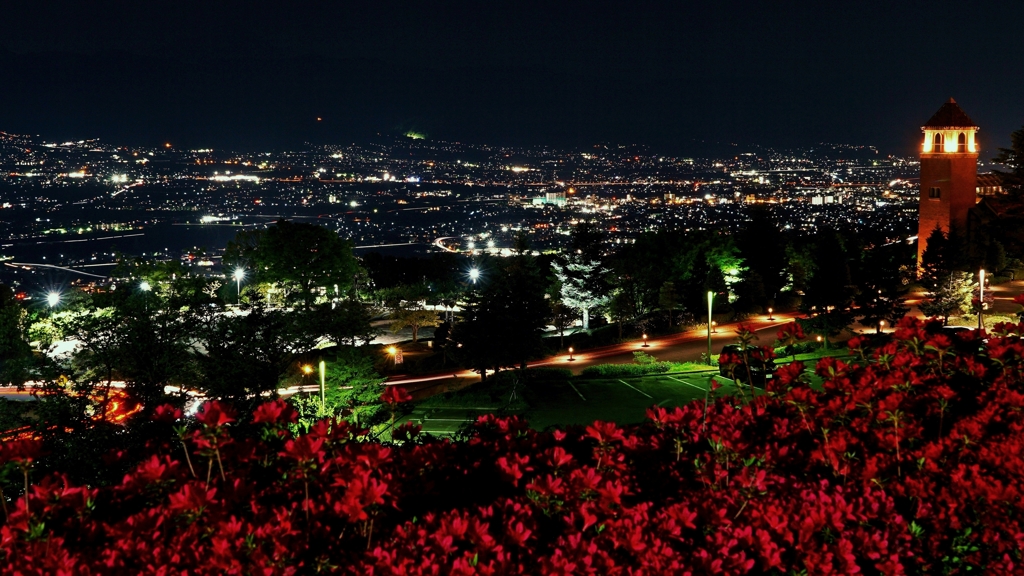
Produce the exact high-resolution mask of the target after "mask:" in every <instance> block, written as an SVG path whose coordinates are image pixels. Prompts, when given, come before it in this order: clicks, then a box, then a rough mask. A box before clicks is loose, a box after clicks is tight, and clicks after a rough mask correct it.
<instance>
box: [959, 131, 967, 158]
mask: <svg viewBox="0 0 1024 576" xmlns="http://www.w3.org/2000/svg"><path fill="white" fill-rule="evenodd" d="M956 151H957V152H960V153H963V152H967V134H964V133H963V132H961V133H960V138H958V139H957V141H956Z"/></svg>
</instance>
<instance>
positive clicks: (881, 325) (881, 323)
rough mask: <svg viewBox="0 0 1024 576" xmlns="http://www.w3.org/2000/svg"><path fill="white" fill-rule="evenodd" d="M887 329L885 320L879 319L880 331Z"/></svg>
mask: <svg viewBox="0 0 1024 576" xmlns="http://www.w3.org/2000/svg"><path fill="white" fill-rule="evenodd" d="M883 330H885V320H879V321H878V333H879V334H881V333H882V331H883Z"/></svg>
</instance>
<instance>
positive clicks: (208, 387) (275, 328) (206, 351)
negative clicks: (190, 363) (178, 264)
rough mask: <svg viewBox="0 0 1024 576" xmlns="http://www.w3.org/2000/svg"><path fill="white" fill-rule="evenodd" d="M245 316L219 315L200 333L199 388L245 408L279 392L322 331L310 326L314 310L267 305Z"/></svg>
mask: <svg viewBox="0 0 1024 576" xmlns="http://www.w3.org/2000/svg"><path fill="white" fill-rule="evenodd" d="M246 312H247V313H245V314H219V315H217V316H216V317H214V318H213V320H212V321H211V322H210V323H209V325H208V326H207V327H206V329H204V330H203V331H202V332H201V333H200V340H199V344H200V346H199V347H198V348H199V349H200V350H201V351H202V352H201V353H199V354H198V363H199V368H200V370H201V377H200V378H199V386H200V389H202V390H203V392H205V393H206V394H207V396H210V397H213V398H222V399H227V400H230V401H231V402H232V403H233V404H235V405H236V406H238V407H240V408H250V407H253V406H254V405H255V404H256V403H258V402H260V401H261V400H260V399H261V395H262V394H264V393H274V392H275V391H276V390H277V388H278V384H279V382H280V380H281V377H282V376H283V375H284V374H285V373H286V371H287V370H288V368H289V366H290V365H291V364H292V363H293V362H294V361H295V360H296V358H298V356H299V355H300V354H303V353H305V352H307V351H308V350H310V349H311V348H312V347H313V346H314V344H316V342H317V340H318V339H319V335H318V334H316V333H314V332H312V331H310V330H309V329H308V326H309V323H310V322H312V319H311V318H309V315H310V314H312V313H299V312H288V311H284V310H270V309H267V308H266V307H264V306H263V305H262V304H256V305H253V306H251V307H249V308H248V310H247V311H246Z"/></svg>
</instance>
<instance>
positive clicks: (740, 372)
mask: <svg viewBox="0 0 1024 576" xmlns="http://www.w3.org/2000/svg"><path fill="white" fill-rule="evenodd" d="M721 353H722V354H734V355H736V356H737V357H739V358H740V359H741V361H740V363H739V364H737V365H736V366H735V367H732V368H731V369H730V367H729V366H728V365H726V364H721V363H719V365H718V373H719V374H720V375H722V376H724V377H726V378H732V379H733V380H737V381H740V382H742V383H744V384H747V383H750V384H752V385H754V386H760V387H762V388H763V387H764V385H765V382H766V381H767V380H768V379H769V378H771V377H772V376H773V375H774V374H775V360H772V359H771V358H769V359H768V361H767V362H765V361H763V360H759V359H757V358H752V357H751V355H750V353H749V352H748V353H747V361H746V363H744V362H743V361H742V358H743V350H742V349H741V348H740V347H739V345H737V344H729V345H727V346H725V347H723V348H722V352H721Z"/></svg>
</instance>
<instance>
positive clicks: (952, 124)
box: [923, 98, 978, 128]
mask: <svg viewBox="0 0 1024 576" xmlns="http://www.w3.org/2000/svg"><path fill="white" fill-rule="evenodd" d="M923 127H924V128H977V127H978V125H977V124H975V123H974V120H971V118H970V116H968V115H967V113H966V112H964V110H963V108H961V107H960V106H959V105H958V104H957V103H956V100H953V99H952V98H950V99H949V102H946V103H945V104H943V105H942V107H941V108H939V111H938V112H936V113H935V114H934V115H932V117H931V118H929V119H928V121H927V122H925V123H924V126H923Z"/></svg>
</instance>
